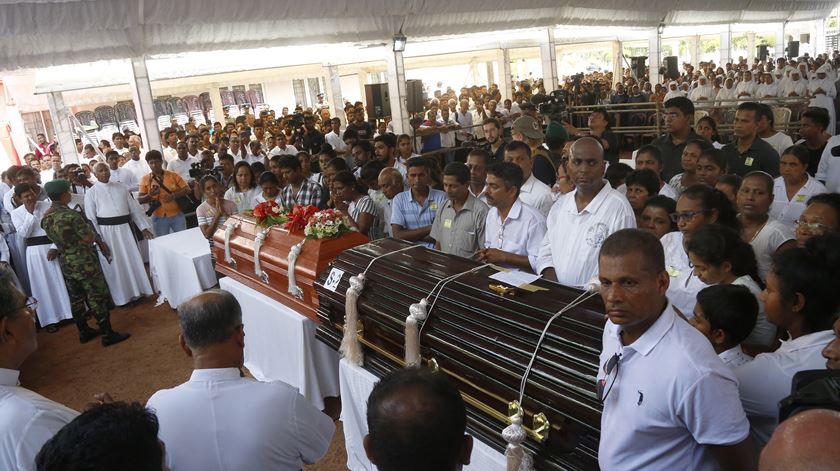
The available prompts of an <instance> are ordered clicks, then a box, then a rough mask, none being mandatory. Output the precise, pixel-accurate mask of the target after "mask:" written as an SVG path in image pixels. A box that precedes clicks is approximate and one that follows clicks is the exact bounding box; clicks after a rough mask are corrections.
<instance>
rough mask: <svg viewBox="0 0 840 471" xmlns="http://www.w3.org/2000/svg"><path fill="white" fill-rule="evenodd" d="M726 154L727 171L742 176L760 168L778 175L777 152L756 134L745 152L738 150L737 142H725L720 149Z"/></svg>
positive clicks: (774, 175) (775, 175)
mask: <svg viewBox="0 0 840 471" xmlns="http://www.w3.org/2000/svg"><path fill="white" fill-rule="evenodd" d="M721 152H723V155H724V156H726V163H727V165H728V166H729V171H728V172H729V173H734V174H735V175H740V176H742V177H743V176H744V175H746V174H748V173H749V172H752V171H755V170H761V171H762V172H767V173H769V174H770V175H771V176H773V177H778V176H779V154H778V153H776V149H774V148H773V146H771V145H770V144H768V143H766V142H764V139H761V138H760V137H758V136H756V138H755V140H754V141H753V142H752V145H750V148H749V149H747V150H746V151H745V152H743V153H740V152H738V143H737V142H733V143H732V144H727V145H725V146H723V149H721Z"/></svg>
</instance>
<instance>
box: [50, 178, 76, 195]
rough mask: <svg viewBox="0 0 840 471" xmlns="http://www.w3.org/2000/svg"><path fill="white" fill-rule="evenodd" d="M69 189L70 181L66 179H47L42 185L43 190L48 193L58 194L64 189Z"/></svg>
mask: <svg viewBox="0 0 840 471" xmlns="http://www.w3.org/2000/svg"><path fill="white" fill-rule="evenodd" d="M69 190H70V182H68V181H67V180H62V179H58V180H51V181H48V182H47V184H46V185H44V191H46V192H47V194H48V195H60V194H61V193H64V192H65V191H69Z"/></svg>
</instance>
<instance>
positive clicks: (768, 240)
mask: <svg viewBox="0 0 840 471" xmlns="http://www.w3.org/2000/svg"><path fill="white" fill-rule="evenodd" d="M773 185H774V182H773V177H771V176H770V175H769V174H767V173H764V172H762V171H755V172H750V173H748V174H747V175H746V176H745V177H744V180H743V181H742V182H741V187H740V189H739V190H738V194H737V196H736V202H737V205H738V221H739V222H740V224H741V238H742V239H744V241H745V242H747V243H749V244H750V245H752V247H753V250H754V251H755V258H756V260H758V275H759V276H760V277H761V279H762V280H766V279H767V273H768V272H769V271H770V265H771V262H772V259H773V255H775V254H776V253H777V252H781V251H782V250H785V249H788V248H791V247H794V246H795V245H796V240H795V238H794V235H793V228H792V227H788V226H786V225H784V224H782V223H781V222H779V221H777V220H775V219H773V218H772V217H770V205H771V204H772V202H773Z"/></svg>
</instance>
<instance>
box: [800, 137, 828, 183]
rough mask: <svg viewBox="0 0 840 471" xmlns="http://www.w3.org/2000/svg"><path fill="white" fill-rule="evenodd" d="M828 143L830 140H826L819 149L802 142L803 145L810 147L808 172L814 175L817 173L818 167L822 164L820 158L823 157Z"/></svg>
mask: <svg viewBox="0 0 840 471" xmlns="http://www.w3.org/2000/svg"><path fill="white" fill-rule="evenodd" d="M826 144H828V141H825V143H824V144H823V145H822V146H821V147H819V148H818V149H811V148H810V147H808V146H807V145H805V143H804V142H803V143H802V145H803V146H805V148H806V149H808V156H809V157H810V158H809V159H808V174H810V175H811V176H812V177H813V176H814V175H816V174H817V169H818V168H819V166H820V159H822V154H823V151H824V150H825V146H826Z"/></svg>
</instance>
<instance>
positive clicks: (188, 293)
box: [149, 227, 216, 309]
mask: <svg viewBox="0 0 840 471" xmlns="http://www.w3.org/2000/svg"><path fill="white" fill-rule="evenodd" d="M149 268H150V270H151V272H152V282H153V283H154V285H155V289H156V290H157V291H159V292H160V297H159V298H158V301H159V302H163V301H169V305H170V306H171V307H172V309H177V308H178V305H179V304H181V303H182V302H184V301H186V300H187V299H189V298H191V297H192V296H195V295H196V294H198V293H201V292H202V291H204V290H206V289H208V288H212V287H213V286H215V285H216V273H215V271H214V270H213V262H212V261H211V260H210V244H209V243H208V242H207V239H206V238H204V235H203V234H202V233H201V229H199V228H197V227H196V228H193V229H187V230H185V231H181V232H175V233H172V234H167V235H165V236H161V237H155V238H154V239H152V240H150V241H149Z"/></svg>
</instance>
